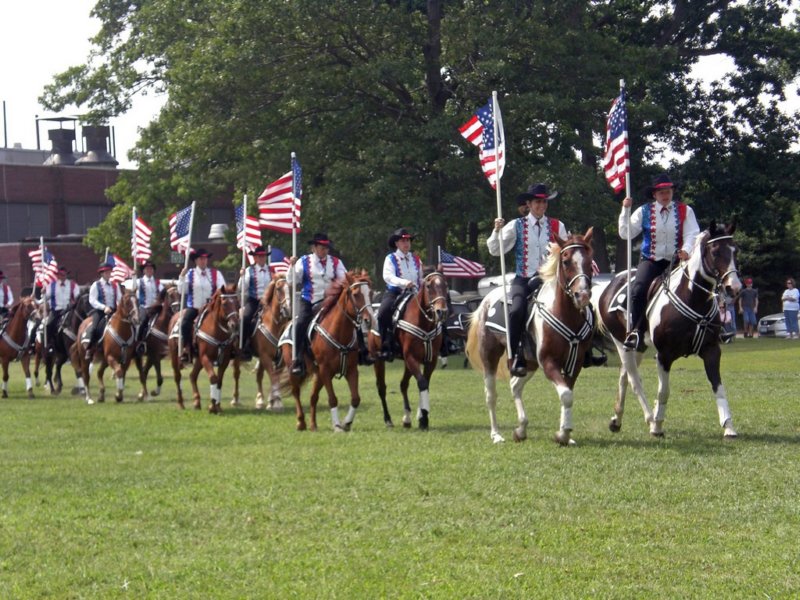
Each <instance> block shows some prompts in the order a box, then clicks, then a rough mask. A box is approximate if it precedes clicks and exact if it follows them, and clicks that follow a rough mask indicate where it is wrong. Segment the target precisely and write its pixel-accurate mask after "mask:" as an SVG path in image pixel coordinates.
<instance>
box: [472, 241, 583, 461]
mask: <svg viewBox="0 0 800 600" xmlns="http://www.w3.org/2000/svg"><path fill="white" fill-rule="evenodd" d="M591 241H592V228H591V227H590V228H589V229H588V231H587V232H586V233H585V234H584V235H582V236H581V235H572V236H570V237H568V238H567V239H566V240H561V239H558V238H556V242H555V243H553V244H550V255H549V257H548V258H547V260H546V262H545V263H544V264H543V265H542V266H540V267H539V274H540V275H541V277H542V279H543V280H544V283H543V284H542V287H541V289H540V291H539V294H538V296H537V297H536V299H535V300H533V302H532V305H531V308H530V310H531V316H530V317H529V319H528V321H527V323H528V325H527V332H528V333H529V334H530V336H531V339H532V341H533V345H534V352H533V353H532V354H531V353H529V352H527V350H526V353H525V354H526V362H527V369H528V374H527V375H526V376H525V377H512V378H511V393H512V395H513V397H514V403H515V405H516V408H517V419H518V425H517V427H516V428H515V429H514V440H515V441H518V442H519V441H523V440H525V439H526V438H527V436H528V434H527V427H528V417H527V416H526V414H525V407H524V405H523V403H522V390H523V388H524V387H525V384H526V383H527V382H528V380H529V379H530V378H531V376H532V375H533V372H534V371H535V370H536V369H537V368H538V367H540V366H541V367H542V371H543V372H544V375H545V377H547V379H549V380H550V382H551V383H552V384H553V385H554V386H555V388H556V392H557V393H558V397H559V399H560V401H561V422H560V426H559V430H558V431H557V432H556V434H555V441H556V442H557V443H559V444H561V445H562V446H566V445H569V444H574V443H575V442H574V440H572V437H571V435H572V403H573V391H572V390H573V388H574V387H575V382H576V380H577V379H578V375H579V374H580V372H581V368H582V367H583V356H584V354H585V352H586V351H587V350H588V349H589V347H590V346H591V343H592V335H593V332H594V315H593V313H592V310H591V305H590V304H589V301H590V299H591V295H592V246H591ZM502 302H503V289H502V288H496V289H494V290H492V292H490V293H489V294H488V295H487V296H486V297H485V298H484V299H483V301H482V302H481V304H480V306H478V308H477V310H476V311H475V312H474V313H473V315H472V317H471V319H470V326H469V333H468V335H467V347H466V351H467V356H468V357H469V360H470V363H471V364H472V366H473V367H474V368H475V369H477V370H479V371H481V372H483V382H484V387H485V392H486V405H487V406H488V408H489V421H490V424H491V438H492V441H493V442H494V443H500V442H504V441H505V440H504V439H503V437H502V436H501V435H500V430H499V428H498V425H497V415H496V406H497V390H496V377H497V371H498V363H501V369H504V368H505V364H504V361H502V362H501V358H503V356H504V355H505V353H506V337H505V323H504V320H503V310H502ZM501 372H503V373H504V371H501Z"/></svg>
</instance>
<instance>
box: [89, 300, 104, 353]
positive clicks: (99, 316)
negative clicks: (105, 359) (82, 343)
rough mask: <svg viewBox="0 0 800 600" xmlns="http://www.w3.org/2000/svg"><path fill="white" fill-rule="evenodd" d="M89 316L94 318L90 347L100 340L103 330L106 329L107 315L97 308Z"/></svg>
mask: <svg viewBox="0 0 800 600" xmlns="http://www.w3.org/2000/svg"><path fill="white" fill-rule="evenodd" d="M89 316H90V317H92V324H91V330H92V337H90V338H89V345H90V346H94V345H95V344H96V343H97V340H98V339H99V338H100V333H101V331H102V329H103V328H104V327H105V318H106V315H105V313H104V312H103V311H102V310H97V309H96V308H95V309H93V310H92V311H91V312H90V313H89Z"/></svg>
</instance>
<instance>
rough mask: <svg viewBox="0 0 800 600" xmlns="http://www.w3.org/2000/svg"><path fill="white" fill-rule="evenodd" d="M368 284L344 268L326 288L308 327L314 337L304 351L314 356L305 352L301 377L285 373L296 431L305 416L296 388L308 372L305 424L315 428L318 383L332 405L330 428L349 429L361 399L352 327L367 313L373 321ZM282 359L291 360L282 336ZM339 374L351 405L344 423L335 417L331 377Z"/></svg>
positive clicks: (363, 275) (365, 276) (366, 279)
mask: <svg viewBox="0 0 800 600" xmlns="http://www.w3.org/2000/svg"><path fill="white" fill-rule="evenodd" d="M371 285H372V282H371V281H370V278H369V275H368V274H367V273H366V271H363V270H362V271H360V272H359V273H356V272H355V271H349V272H348V273H347V274H346V275H345V281H343V282H342V281H334V282H333V283H331V285H330V287H328V289H327V290H326V292H325V299H324V300H323V302H322V308H321V310H320V312H319V314H318V315H317V317H316V318H315V319H314V321H313V322H312V325H311V327H310V328H309V334H311V335H312V336H313V337H312V338H311V341H310V342H309V351H310V353H311V355H312V356H313V360H312V359H311V357H310V356H308V355H306V356H305V357H304V358H305V362H306V374H305V375H303V376H297V375H290V377H289V383H290V385H291V388H292V396H293V397H294V402H295V409H296V416H297V425H296V427H297V430H298V431H304V430H305V429H306V420H305V415H304V413H303V405H302V403H301V402H300V388H301V386H302V385H303V383H304V382H305V380H306V379H307V378H308V377H309V374H310V373H311V372H312V371H313V373H314V375H315V378H314V383H313V386H312V388H311V397H310V405H311V411H310V415H309V417H310V426H309V429H310V430H311V431H316V430H317V401H318V400H319V392H320V390H321V389H322V387H323V386H324V387H325V390H326V392H327V394H328V405H329V406H330V409H331V420H332V422H333V430H334V432H336V433H339V432H344V431H350V429H351V427H352V425H353V420H354V419H355V416H356V409H357V408H358V406H359V405H360V404H361V397H360V396H359V394H358V342H357V330H358V329H359V328H360V327H361V325H362V321H363V320H364V314H365V313H366V319H367V320H368V321H369V322H370V323H374V322H375V315H374V313H373V311H372V305H371V304H370V294H371V289H370V288H371ZM281 346H282V349H283V361H284V363H285V364H291V361H292V348H291V345H290V344H288V343H284V341H283V340H282V341H281ZM336 376H338V377H344V378H345V379H347V383H348V385H349V387H350V408H349V410H348V412H347V416H346V417H345V420H344V423H341V422H340V420H339V401H338V399H337V398H336V393H335V392H334V391H333V378H334V377H336Z"/></svg>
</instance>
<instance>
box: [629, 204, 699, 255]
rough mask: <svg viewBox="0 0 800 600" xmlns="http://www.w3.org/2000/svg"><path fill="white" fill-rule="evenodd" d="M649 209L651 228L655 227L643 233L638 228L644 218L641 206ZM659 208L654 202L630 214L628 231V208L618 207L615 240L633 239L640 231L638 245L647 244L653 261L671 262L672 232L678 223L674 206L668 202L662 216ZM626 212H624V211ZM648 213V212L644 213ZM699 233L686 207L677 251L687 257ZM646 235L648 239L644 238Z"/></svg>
mask: <svg viewBox="0 0 800 600" xmlns="http://www.w3.org/2000/svg"><path fill="white" fill-rule="evenodd" d="M646 206H651V207H652V211H653V212H652V215H653V219H652V220H651V221H652V222H651V225H655V229H654V231H650V232H648V231H646V230H644V227H643V225H642V220H643V219H644V214H645V207H646ZM661 208H662V207H661V205H660V204H659V203H658V202H650V203H649V204H645V205H643V206H640V207H639V208H637V209H636V210H635V211H633V213H631V228H630V230H628V222H627V212H630V210H631V209H630V207H625V206H623V207H622V212H620V214H619V219H618V223H617V225H618V227H619V237H621V238H622V239H623V240H627V239H633V238H635V237H636V236H637V235H639V234H640V233H642V232H643V231H644V236H643V240H642V244H643V245H645V244H649V245H650V248H651V249H650V252H651V254H652V258H653V259H654V260H671V259H672V256H673V254H675V250H676V248H675V246H676V245H677V240H676V233H677V229H678V223H677V221H676V218H677V215H676V211H675V203H674V202H670V203H669V204H668V205H667V206H666V208H667V211H666V212H665V213H662V212H661ZM626 211H627V212H626ZM648 214H650V212H649V211H648ZM699 233H700V227H699V226H698V225H697V219H696V218H695V216H694V211H693V210H692V207H691V206H689V205H686V216H685V217H684V219H683V232H682V234H683V243H682V244H681V248H680V249H681V250H683V251H685V252H686V254H691V253H692V249H693V248H694V241H695V239H696V238H697V235H698V234H699ZM648 235H649V237H650V239H649V241H647V240H646V239H644V238H646V237H647V236H648Z"/></svg>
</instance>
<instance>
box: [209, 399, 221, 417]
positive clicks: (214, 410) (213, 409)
mask: <svg viewBox="0 0 800 600" xmlns="http://www.w3.org/2000/svg"><path fill="white" fill-rule="evenodd" d="M208 412H209V414H212V415H218V414H220V413H222V406H220V405H219V404H218V403H217V402H212V403H211V404H209V405H208Z"/></svg>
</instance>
